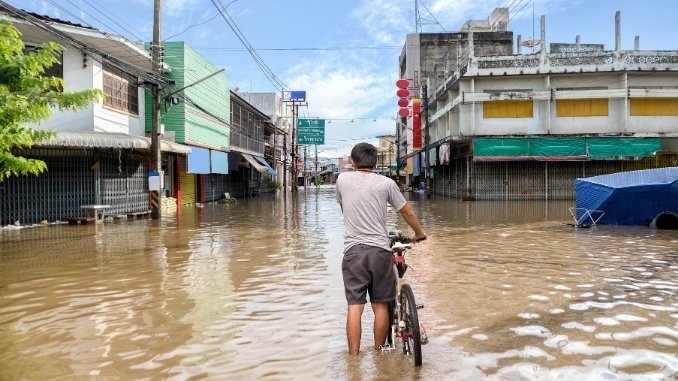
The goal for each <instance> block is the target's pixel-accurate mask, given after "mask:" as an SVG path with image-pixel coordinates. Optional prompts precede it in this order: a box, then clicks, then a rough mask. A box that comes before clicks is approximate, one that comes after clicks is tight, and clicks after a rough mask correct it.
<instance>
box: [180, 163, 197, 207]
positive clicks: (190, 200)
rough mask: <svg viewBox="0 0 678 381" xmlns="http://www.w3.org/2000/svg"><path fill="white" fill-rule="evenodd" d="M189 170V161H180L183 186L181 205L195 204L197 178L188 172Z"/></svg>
mask: <svg viewBox="0 0 678 381" xmlns="http://www.w3.org/2000/svg"><path fill="white" fill-rule="evenodd" d="M187 170H188V159H187V158H185V157H183V158H181V159H180V160H179V182H180V184H181V203H182V204H184V205H186V204H195V200H196V197H195V193H196V186H195V181H196V176H195V175H194V174H192V173H188V172H186V171H187Z"/></svg>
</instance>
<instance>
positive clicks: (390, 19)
mask: <svg viewBox="0 0 678 381" xmlns="http://www.w3.org/2000/svg"><path fill="white" fill-rule="evenodd" d="M409 2H410V1H405V0H365V1H363V3H362V5H360V6H359V7H358V8H356V9H355V11H354V12H353V13H352V14H351V18H353V19H356V20H359V21H360V24H361V25H362V27H363V28H365V29H366V30H367V32H368V35H369V36H371V37H372V38H373V39H374V40H376V41H378V42H380V43H383V44H389V45H392V44H396V43H398V44H399V43H401V42H402V36H403V35H404V34H405V33H407V32H408V31H410V30H414V16H409V15H408V12H407V8H406V7H405V4H406V3H409Z"/></svg>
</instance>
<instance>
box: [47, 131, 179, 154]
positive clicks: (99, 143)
mask: <svg viewBox="0 0 678 381" xmlns="http://www.w3.org/2000/svg"><path fill="white" fill-rule="evenodd" d="M36 146H39V147H72V148H119V149H138V150H150V149H151V139H150V138H147V137H145V136H135V135H127V134H119V133H112V132H79V131H59V132H57V136H55V137H54V138H52V139H50V140H47V141H44V142H40V143H38V144H36ZM160 149H161V151H162V152H173V153H179V154H188V153H190V152H191V147H190V146H187V145H183V144H179V143H175V142H170V141H167V140H160Z"/></svg>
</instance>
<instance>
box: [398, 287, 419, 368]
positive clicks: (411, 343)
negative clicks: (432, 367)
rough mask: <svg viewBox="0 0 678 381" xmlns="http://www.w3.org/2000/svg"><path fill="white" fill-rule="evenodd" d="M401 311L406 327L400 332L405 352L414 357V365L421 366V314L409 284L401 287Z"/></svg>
mask: <svg viewBox="0 0 678 381" xmlns="http://www.w3.org/2000/svg"><path fill="white" fill-rule="evenodd" d="M400 309H401V310H400V313H401V316H402V319H403V321H404V322H405V327H403V329H402V331H401V332H400V337H401V339H402V340H403V353H404V354H406V355H412V356H413V357H414V366H421V332H420V331H419V315H418V314H417V304H416V303H415V302H414V293H413V292H412V288H411V287H410V285H408V284H404V285H403V286H402V288H401V289H400Z"/></svg>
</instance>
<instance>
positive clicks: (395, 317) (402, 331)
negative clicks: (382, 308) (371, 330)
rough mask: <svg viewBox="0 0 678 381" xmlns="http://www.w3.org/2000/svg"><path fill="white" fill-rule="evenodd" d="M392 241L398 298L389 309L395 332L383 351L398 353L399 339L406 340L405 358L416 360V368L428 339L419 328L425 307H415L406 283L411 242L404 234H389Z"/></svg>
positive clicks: (404, 341)
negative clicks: (419, 312)
mask: <svg viewBox="0 0 678 381" xmlns="http://www.w3.org/2000/svg"><path fill="white" fill-rule="evenodd" d="M389 237H390V238H391V250H392V251H393V272H394V274H395V279H396V280H395V284H394V286H395V287H396V298H395V301H394V302H391V304H390V305H389V319H390V323H391V327H390V328H391V329H390V331H389V334H388V337H387V341H386V343H385V345H383V346H382V351H385V352H390V351H392V350H394V349H396V345H395V342H396V340H395V339H396V337H400V339H401V340H402V350H403V354H405V355H407V356H412V357H413V359H414V366H421V365H422V353H421V346H422V344H426V343H427V342H428V339H427V337H426V331H424V329H423V327H422V326H421V325H420V324H419V314H418V312H417V310H418V309H420V308H423V307H424V306H423V305H417V304H416V303H415V298H414V292H413V291H412V287H410V285H409V284H407V282H406V280H405V271H406V270H407V263H406V262H405V252H406V251H407V249H409V248H410V247H411V245H410V244H409V242H410V239H409V238H407V237H404V236H403V235H402V234H401V233H397V234H395V233H394V234H389Z"/></svg>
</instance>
